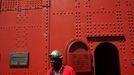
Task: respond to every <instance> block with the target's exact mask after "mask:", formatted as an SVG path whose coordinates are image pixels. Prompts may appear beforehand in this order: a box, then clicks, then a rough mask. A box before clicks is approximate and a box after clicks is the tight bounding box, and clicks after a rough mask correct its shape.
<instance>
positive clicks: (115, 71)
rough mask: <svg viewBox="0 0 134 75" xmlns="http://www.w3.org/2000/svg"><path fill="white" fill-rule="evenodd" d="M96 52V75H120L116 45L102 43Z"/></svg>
mask: <svg viewBox="0 0 134 75" xmlns="http://www.w3.org/2000/svg"><path fill="white" fill-rule="evenodd" d="M94 54H95V55H94V56H95V73H96V75H120V65H119V53H118V49H117V47H116V46H115V45H113V44H112V43H108V42H104V43H101V44H99V45H98V46H97V47H96V49H95V53H94Z"/></svg>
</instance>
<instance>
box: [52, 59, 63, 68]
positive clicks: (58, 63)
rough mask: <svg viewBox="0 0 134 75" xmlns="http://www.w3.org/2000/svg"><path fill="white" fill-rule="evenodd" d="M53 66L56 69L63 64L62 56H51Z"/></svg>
mask: <svg viewBox="0 0 134 75" xmlns="http://www.w3.org/2000/svg"><path fill="white" fill-rule="evenodd" d="M50 63H51V66H52V67H54V68H55V69H59V68H60V67H61V65H62V60H61V59H60V58H50Z"/></svg>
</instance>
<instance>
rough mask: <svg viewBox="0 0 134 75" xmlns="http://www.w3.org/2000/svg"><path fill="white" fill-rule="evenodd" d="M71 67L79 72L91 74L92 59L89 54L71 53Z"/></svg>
mask: <svg viewBox="0 0 134 75" xmlns="http://www.w3.org/2000/svg"><path fill="white" fill-rule="evenodd" d="M69 60H70V61H69V65H70V66H72V67H73V68H74V69H75V70H76V71H77V72H87V71H88V72H90V71H91V59H90V55H89V54H88V53H69Z"/></svg>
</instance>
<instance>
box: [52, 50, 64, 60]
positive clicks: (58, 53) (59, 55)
mask: <svg viewBox="0 0 134 75" xmlns="http://www.w3.org/2000/svg"><path fill="white" fill-rule="evenodd" d="M49 57H50V58H63V56H62V55H61V53H60V51H59V50H54V51H52V52H51V54H50V55H49Z"/></svg>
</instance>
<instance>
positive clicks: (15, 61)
mask: <svg viewBox="0 0 134 75" xmlns="http://www.w3.org/2000/svg"><path fill="white" fill-rule="evenodd" d="M28 64H29V53H28V52H11V53H10V67H28Z"/></svg>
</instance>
